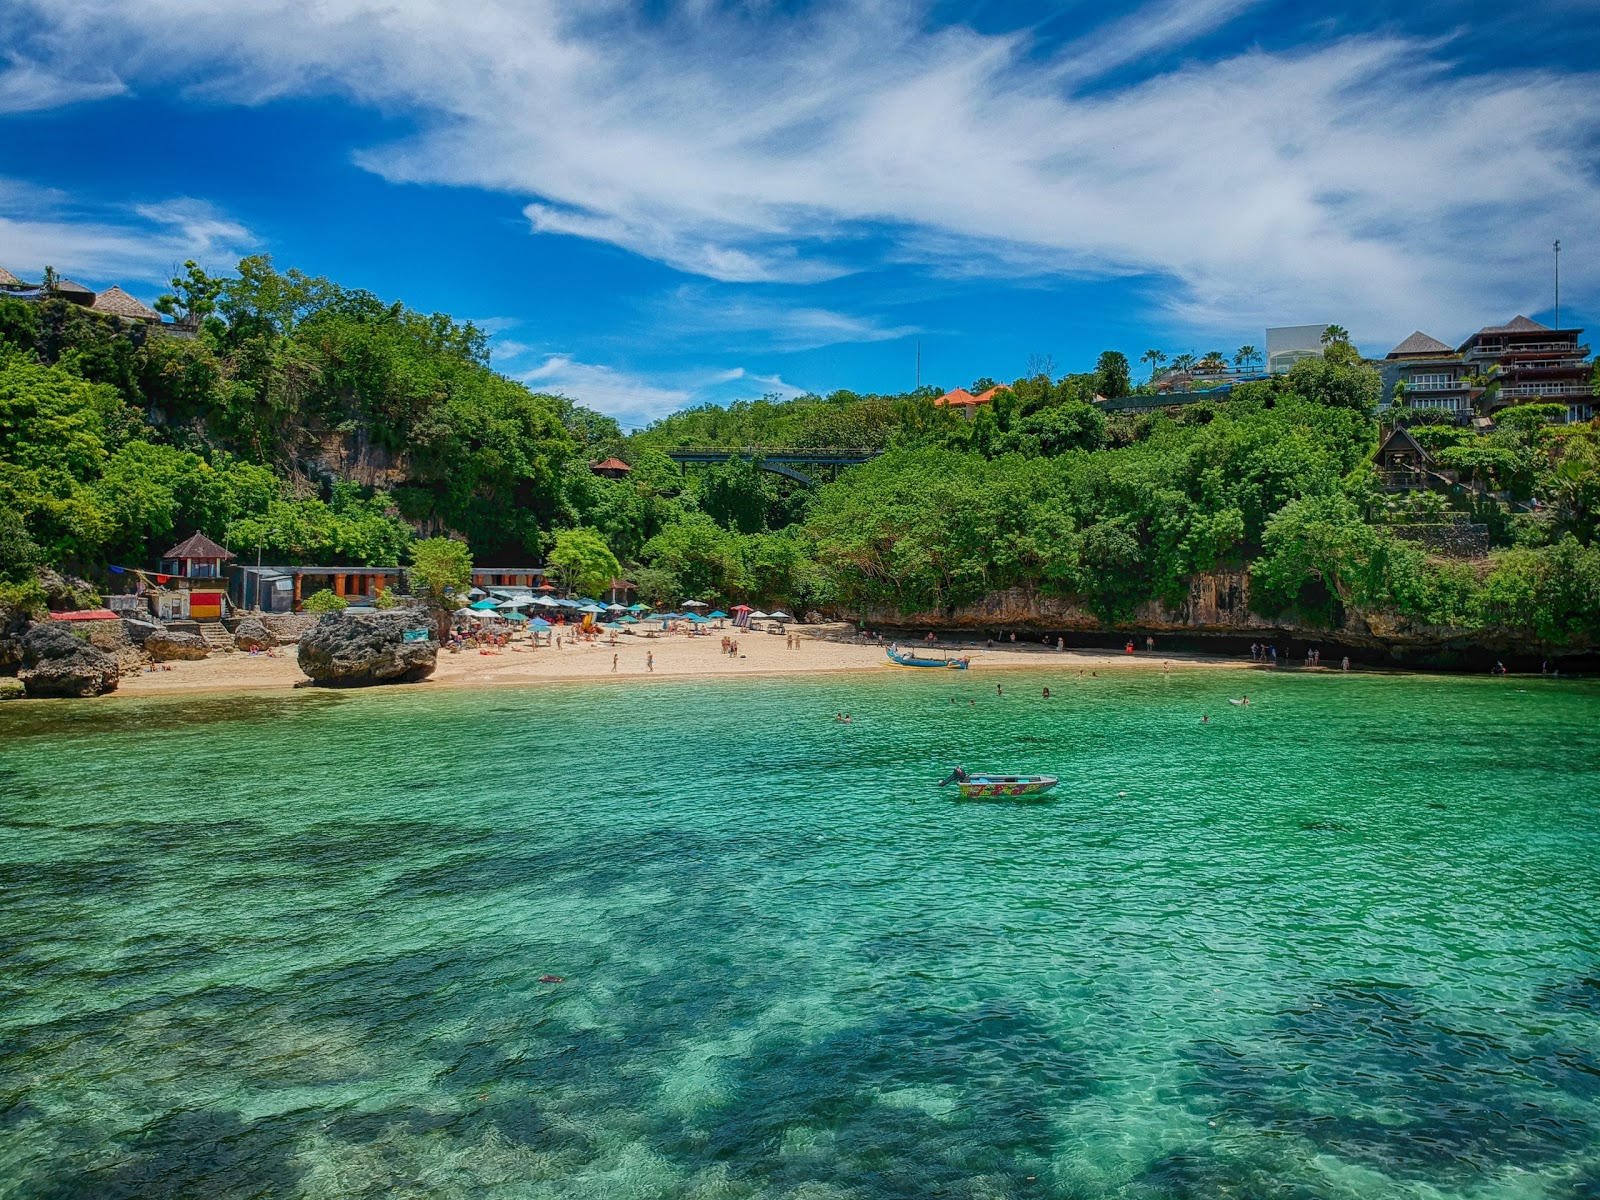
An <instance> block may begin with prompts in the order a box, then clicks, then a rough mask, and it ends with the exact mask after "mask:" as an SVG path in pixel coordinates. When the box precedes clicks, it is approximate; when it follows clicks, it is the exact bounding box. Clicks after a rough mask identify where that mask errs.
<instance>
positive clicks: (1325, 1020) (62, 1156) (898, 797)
mask: <svg viewBox="0 0 1600 1200" xmlns="http://www.w3.org/2000/svg"><path fill="white" fill-rule="evenodd" d="M996 680H998V681H999V682H1000V683H1001V684H1003V686H1004V689H1005V693H1006V694H1005V695H1003V696H997V695H996V694H995V683H996ZM1046 684H1048V685H1049V686H1050V687H1051V688H1052V691H1053V692H1054V693H1055V695H1054V697H1053V698H1052V699H1050V700H1048V701H1046V700H1044V699H1042V697H1041V689H1042V687H1043V686H1044V685H1046ZM1240 690H1248V691H1249V693H1250V696H1251V700H1252V704H1251V707H1250V708H1248V709H1240V708H1236V707H1233V706H1230V705H1228V704H1227V703H1226V697H1227V696H1228V695H1229V694H1238V692H1239V691H1240ZM952 699H955V700H956V701H957V703H954V704H952V703H950V701H951V700H952ZM969 700H970V701H974V702H975V703H969ZM841 710H842V711H848V712H850V713H851V714H852V715H853V718H854V720H853V721H852V723H851V724H849V725H838V724H835V723H834V722H833V720H832V717H833V714H834V713H835V712H836V711H841ZM1203 714H1209V715H1210V717H1211V721H1210V722H1209V723H1202V722H1201V721H1200V717H1201V716H1202V715H1203ZM1597 717H1600V687H1597V686H1596V685H1594V684H1588V683H1583V682H1566V681H1542V680H1531V681H1526V680H1521V681H1519V680H1516V679H1510V680H1490V679H1442V678H1426V677H1386V678H1379V677H1358V676H1350V677H1344V676H1340V675H1337V674H1334V675H1321V676H1305V675H1290V674H1285V675H1281V676H1267V675H1263V674H1255V673H1247V674H1239V673H1218V672H1207V673H1204V674H1201V673H1194V674H1182V675H1175V676H1173V677H1171V678H1165V677H1163V676H1161V675H1160V674H1157V673H1151V674H1144V675H1140V676H1139V677H1131V676H1130V675H1127V674H1119V675H1116V676H1113V677H1110V678H1105V679H1094V678H1087V679H1081V680H1080V679H1079V678H1078V677H1077V672H1076V670H1075V669H1073V670H1070V671H1067V670H1063V671H1058V672H1055V673H1050V672H1040V673H1038V674H1018V673H1006V674H1005V675H997V674H995V673H989V674H984V673H982V672H980V671H973V672H971V673H970V674H969V675H967V676H964V677H961V676H956V675H954V674H953V673H944V672H929V673H927V674H926V675H920V674H912V673H906V672H900V673H891V672H885V673H883V674H881V675H880V674H877V673H873V674H871V675H866V676H846V675H839V676H827V677H813V678H810V679H802V680H795V681H772V680H765V681H750V680H736V681H726V682H712V683H704V682H673V681H650V682H649V683H648V684H647V683H643V682H635V683H632V684H625V685H618V684H608V685H604V686H602V685H594V686H576V685H575V686H561V687H545V688H541V689H536V690H535V689H529V690H494V691H478V692H473V691H446V690H443V689H437V688H429V687H428V686H427V685H423V686H421V687H414V688H408V689H392V690H385V691H382V692H367V693H354V694H336V695H320V694H319V695H306V694H296V695H293V696H283V697H253V698H252V697H204V698H184V699H159V700H157V699H150V700H114V701H110V702H103V703H102V702H71V701H64V702H47V703H13V704H8V705H5V706H3V707H0V838H3V842H0V1196H5V1197H8V1198H9V1197H18V1198H21V1197H27V1198H30V1200H32V1198H36V1197H37V1198H46V1197H48V1198H54V1197H85V1198H95V1200H120V1198H130V1200H131V1198H135V1197H137V1198H141V1200H148V1198H151V1197H180V1196H181V1197H206V1198H232V1197H247V1196H249V1197H368V1196H370V1197H476V1198H499V1197H507V1198H509V1197H566V1196H581V1197H595V1198H597V1200H598V1198H602V1197H603V1198H606V1200H617V1198H630V1197H641V1198H642V1197H694V1198H701V1200H712V1198H718V1200H722V1198H736V1197H763V1198H769V1197H770V1198H777V1197H793V1198H795V1200H847V1198H861V1200H876V1198H883V1197H896V1198H900V1197H903V1198H906V1200H911V1198H919V1200H920V1198H923V1197H932V1196H945V1197H973V1198H1000V1197H1084V1198H1090V1197H1119V1198H1129V1200H1133V1198H1140V1200H1156V1198H1163V1200H1171V1198H1176V1197H1213V1196H1218V1197H1238V1198H1254V1197H1275V1198H1276V1197H1283V1198H1288V1200H1305V1198H1310V1197H1352V1198H1354V1197H1363V1198H1368V1197H1371V1198H1376V1197H1395V1196H1399V1197H1415V1198H1419V1200H1421V1198H1427V1200H1445V1198H1462V1200H1467V1198H1474V1200H1475V1198H1487V1197H1516V1198H1527V1200H1534V1198H1539V1200H1577V1198H1579V1197H1593V1196H1596V1195H1600V928H1597V919H1600V886H1597V869H1596V868H1597V863H1600V787H1597V775H1596V771H1597V767H1600V749H1597V743H1596V737H1595V732H1596V720H1597ZM956 762H963V763H965V764H966V765H967V766H968V767H970V768H988V769H995V770H1012V771H1044V772H1050V773H1053V774H1058V775H1060V776H1061V778H1062V785H1061V786H1060V788H1058V789H1057V793H1056V795H1057V796H1058V800H1057V801H1056V802H1055V803H1053V804H1050V805H1044V806H1007V805H993V804H961V803H956V802H954V801H953V800H952V799H951V797H950V795H949V794H948V792H945V793H941V791H940V789H938V788H937V787H935V786H934V783H935V781H936V780H937V779H938V778H940V777H941V776H942V775H943V774H944V773H945V772H947V771H948V769H949V767H950V766H951V765H953V764H954V763H956ZM541 976H560V977H561V980H562V981H561V982H540V978H541Z"/></svg>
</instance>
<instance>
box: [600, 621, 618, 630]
mask: <svg viewBox="0 0 1600 1200" xmlns="http://www.w3.org/2000/svg"><path fill="white" fill-rule="evenodd" d="M600 628H601V629H621V628H622V626H621V625H618V624H617V623H616V622H615V621H607V622H606V623H605V624H604V625H602V626H600Z"/></svg>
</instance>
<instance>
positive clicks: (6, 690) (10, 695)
mask: <svg viewBox="0 0 1600 1200" xmlns="http://www.w3.org/2000/svg"><path fill="white" fill-rule="evenodd" d="M27 694H28V689H27V687H26V686H25V685H24V684H23V682H22V680H20V679H11V678H9V677H7V676H0V700H21V699H22V698H23V697H24V696H26V695H27Z"/></svg>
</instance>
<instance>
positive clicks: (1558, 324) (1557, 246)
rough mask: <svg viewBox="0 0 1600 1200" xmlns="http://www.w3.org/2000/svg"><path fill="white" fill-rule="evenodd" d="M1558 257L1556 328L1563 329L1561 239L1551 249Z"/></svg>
mask: <svg viewBox="0 0 1600 1200" xmlns="http://www.w3.org/2000/svg"><path fill="white" fill-rule="evenodd" d="M1551 249H1552V250H1553V251H1555V256H1556V328H1557V329H1560V328H1561V239H1560V238H1557V239H1556V244H1555V245H1554V246H1552V247H1551Z"/></svg>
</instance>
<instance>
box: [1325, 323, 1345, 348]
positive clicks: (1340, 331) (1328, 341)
mask: <svg viewBox="0 0 1600 1200" xmlns="http://www.w3.org/2000/svg"><path fill="white" fill-rule="evenodd" d="M1349 340H1350V331H1349V330H1348V329H1346V328H1345V327H1344V326H1343V325H1329V326H1328V327H1327V328H1326V329H1324V330H1323V331H1322V344H1323V345H1324V346H1331V345H1333V343H1334V342H1348V341H1349Z"/></svg>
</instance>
